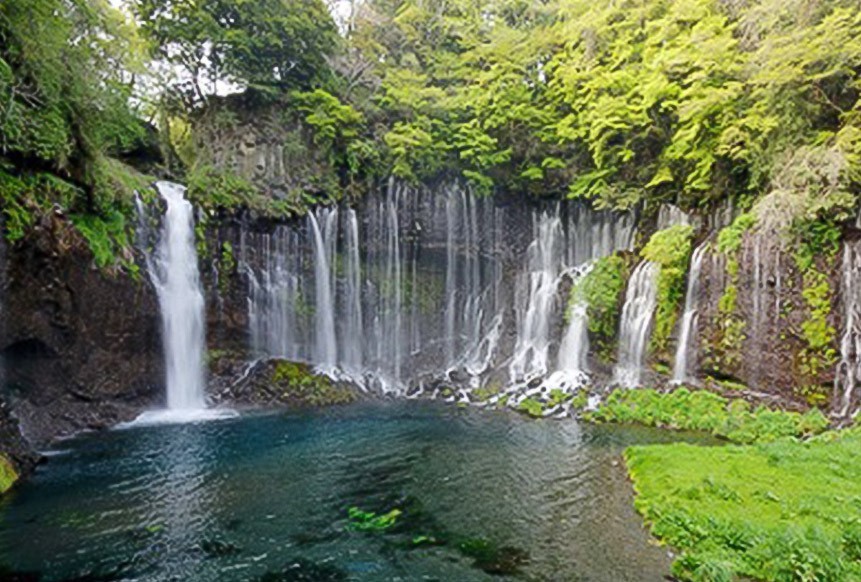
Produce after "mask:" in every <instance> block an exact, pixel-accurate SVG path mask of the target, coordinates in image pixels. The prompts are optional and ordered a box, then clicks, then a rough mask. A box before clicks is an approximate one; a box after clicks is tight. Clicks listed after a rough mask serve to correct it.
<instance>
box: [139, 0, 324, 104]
mask: <svg viewBox="0 0 861 582" xmlns="http://www.w3.org/2000/svg"><path fill="white" fill-rule="evenodd" d="M134 9H135V12H136V14H137V17H138V19H139V20H140V22H141V24H140V26H141V31H142V33H143V35H144V36H145V37H146V38H147V39H149V41H150V42H151V45H152V50H153V52H154V54H155V56H156V57H158V58H160V59H163V60H165V61H166V62H167V63H169V64H170V65H171V66H172V67H178V68H179V69H180V70H181V71H182V75H181V76H180V79H179V80H178V85H179V86H180V87H181V88H183V89H184V91H185V93H186V94H187V95H188V97H189V100H190V101H191V102H200V101H205V99H206V95H207V91H208V89H207V88H205V87H204V82H208V83H209V86H210V89H211V87H213V86H214V85H215V84H216V83H218V82H233V83H238V84H240V85H244V86H248V87H253V88H255V89H257V90H262V91H266V92H272V91H279V90H284V89H307V88H310V87H311V86H312V85H314V84H318V83H320V82H321V81H323V80H324V79H325V78H326V77H327V75H328V67H327V63H326V57H327V55H329V54H331V53H332V52H333V51H334V50H335V48H336V47H337V46H338V43H339V37H338V34H337V29H336V27H335V24H334V21H333V20H332V17H331V15H330V14H329V12H328V10H327V9H326V7H325V5H324V4H323V3H322V2H321V1H320V0H135V3H134Z"/></svg>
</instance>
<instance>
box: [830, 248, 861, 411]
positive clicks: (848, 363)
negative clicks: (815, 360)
mask: <svg viewBox="0 0 861 582" xmlns="http://www.w3.org/2000/svg"><path fill="white" fill-rule="evenodd" d="M841 295H842V300H843V336H842V338H841V339H840V362H839V363H838V364H837V373H836V374H835V377H834V387H835V391H836V392H837V397H838V398H839V401H838V406H839V414H840V416H847V415H849V414H850V412H851V410H850V409H851V406H852V403H853V398H854V397H855V396H856V394H855V391H856V388H857V387H858V385H859V383H861V241H853V242H847V243H846V245H844V247H843V281H842V289H841ZM856 405H857V403H856Z"/></svg>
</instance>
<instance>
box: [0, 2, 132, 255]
mask: <svg viewBox="0 0 861 582" xmlns="http://www.w3.org/2000/svg"><path fill="white" fill-rule="evenodd" d="M140 54H141V51H140V47H139V41H138V40H137V37H136V36H135V31H134V27H133V26H132V25H131V24H129V23H128V22H127V21H126V19H125V18H124V17H123V16H122V14H121V13H120V12H118V11H117V10H115V9H113V8H111V7H110V6H109V5H108V4H107V3H104V2H92V1H88V0H71V1H65V0H26V1H25V0H10V1H8V2H4V3H3V4H2V5H0V202H2V211H3V214H4V218H5V221H6V235H7V237H8V238H10V239H13V240H14V239H17V238H20V237H22V236H23V235H24V234H25V232H26V230H27V229H28V228H29V227H30V226H31V225H32V224H33V223H34V221H35V217H36V216H37V215H38V214H40V213H42V212H44V211H45V210H46V209H48V208H50V207H51V206H53V205H54V204H58V205H60V206H61V207H62V208H64V209H66V210H70V211H73V212H86V213H95V214H100V215H101V216H102V217H104V218H106V219H107V220H111V217H112V215H113V213H114V212H115V211H116V210H117V208H118V207H122V206H123V204H124V200H123V196H124V195H125V194H127V191H126V190H124V189H123V188H122V186H123V184H122V183H118V179H117V174H123V172H122V171H121V169H120V167H119V166H118V165H117V164H114V163H112V162H110V161H109V160H108V158H107V156H109V155H120V154H122V153H124V152H126V151H128V150H130V149H133V148H135V147H137V146H138V145H139V144H140V142H141V140H142V139H143V137H144V134H143V125H142V124H141V123H140V122H139V120H138V119H137V116H136V114H135V112H134V110H133V108H132V107H131V105H130V101H129V97H130V95H131V85H130V84H129V82H128V79H129V78H130V76H132V75H134V74H135V73H136V72H138V71H140V69H141V61H140V59H139V56H140ZM125 202H127V200H126V201H125Z"/></svg>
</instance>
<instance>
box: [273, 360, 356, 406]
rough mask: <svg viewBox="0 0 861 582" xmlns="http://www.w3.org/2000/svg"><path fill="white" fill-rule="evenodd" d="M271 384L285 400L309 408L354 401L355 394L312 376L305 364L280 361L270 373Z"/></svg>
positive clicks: (320, 377) (323, 377)
mask: <svg viewBox="0 0 861 582" xmlns="http://www.w3.org/2000/svg"><path fill="white" fill-rule="evenodd" d="M271 379H272V383H273V384H275V385H277V386H278V387H279V388H281V390H282V395H283V397H284V398H285V399H287V400H298V401H299V402H301V403H303V404H306V405H309V406H329V405H333V404H347V403H349V402H352V401H354V400H355V399H356V395H355V393H354V392H353V391H352V390H350V389H349V388H346V387H344V386H340V385H338V384H336V383H334V382H332V380H330V379H329V378H327V377H326V376H321V375H317V374H314V372H313V371H312V370H311V368H310V367H309V366H308V365H306V364H300V363H297V362H288V361H286V360H285V361H280V362H278V363H277V364H276V365H275V368H274V369H273V371H272V377H271Z"/></svg>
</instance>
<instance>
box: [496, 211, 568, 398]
mask: <svg viewBox="0 0 861 582" xmlns="http://www.w3.org/2000/svg"><path fill="white" fill-rule="evenodd" d="M534 231H535V238H534V240H533V241H532V244H530V245H529V248H528V249H527V251H526V269H525V270H524V272H523V273H522V274H521V275H520V276H519V277H518V279H517V283H516V287H515V291H514V293H515V302H516V303H515V305H516V307H515V309H516V310H517V343H516V345H515V346H514V357H513V358H512V361H511V365H510V367H509V373H510V377H511V381H512V382H529V381H530V380H533V379H534V378H537V377H540V376H544V375H545V374H547V372H548V370H549V366H550V362H549V355H550V325H551V318H552V315H553V304H554V302H555V301H556V293H557V289H558V286H559V275H560V269H561V267H562V263H561V257H560V253H561V250H562V249H561V242H562V236H561V234H562V225H561V221H560V219H559V213H558V211H556V212H552V213H551V212H546V213H543V214H542V215H541V216H540V217H538V218H536V219H535V226H534Z"/></svg>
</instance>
